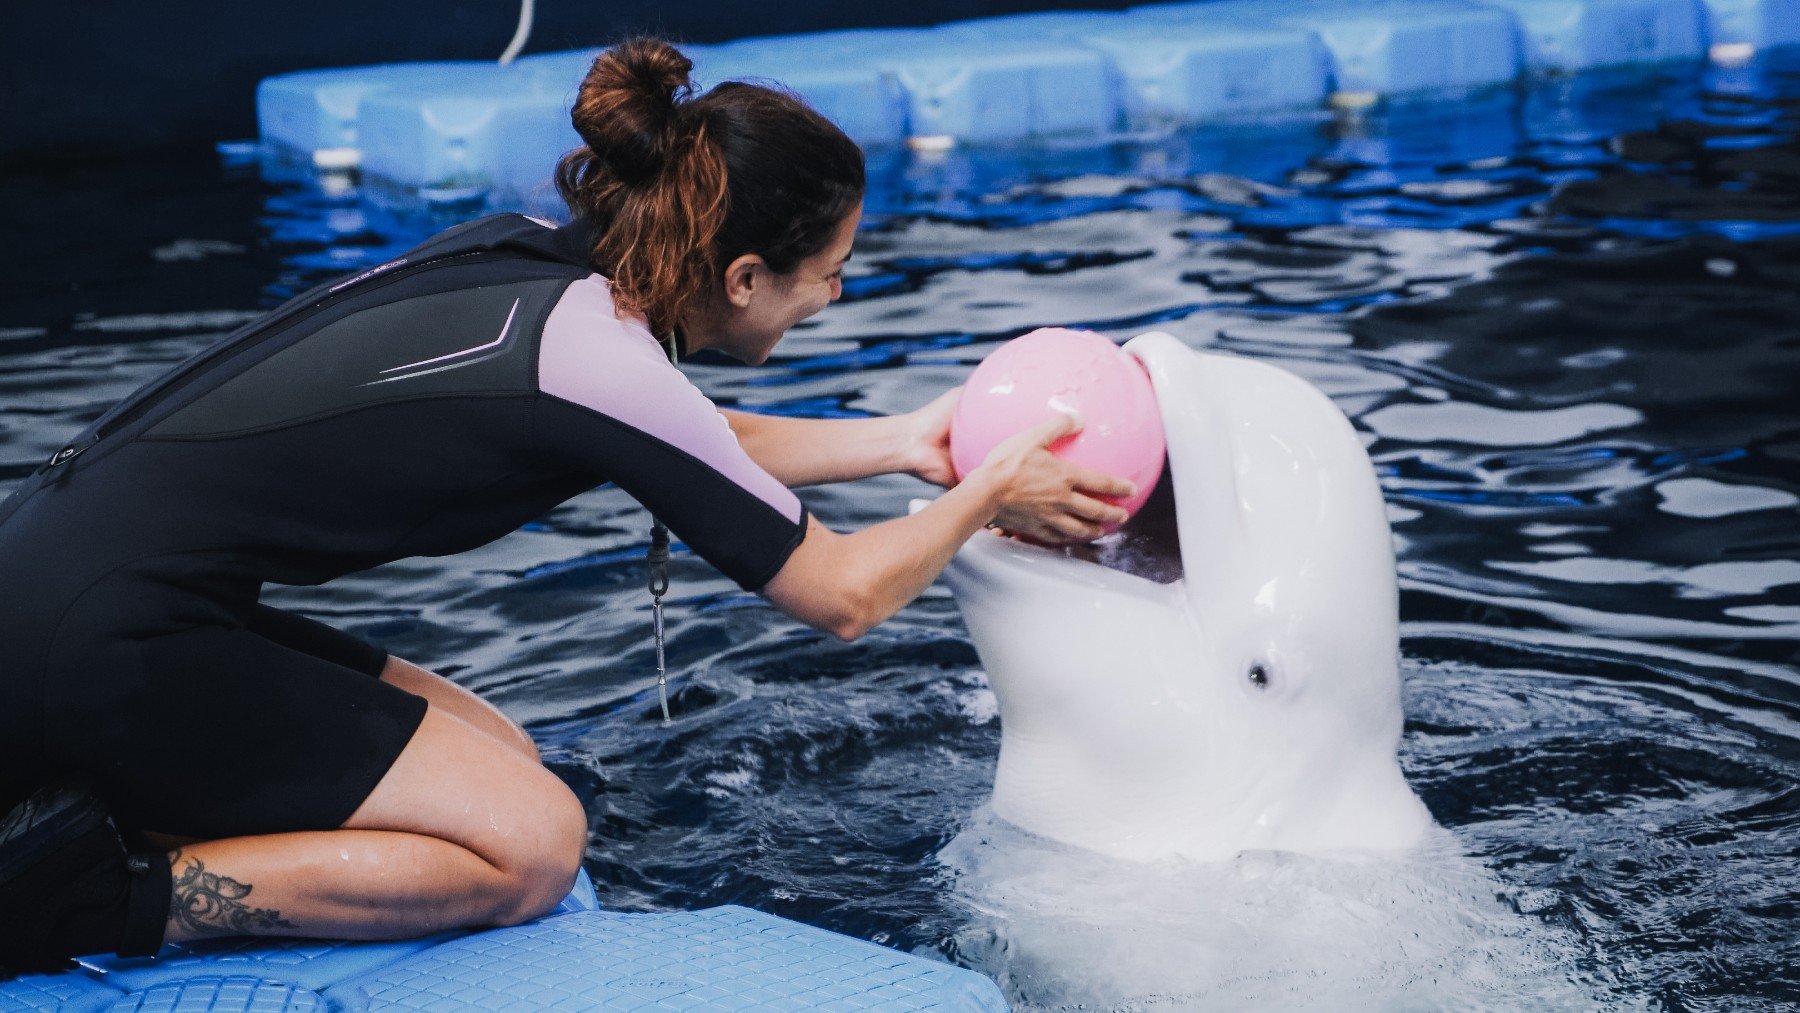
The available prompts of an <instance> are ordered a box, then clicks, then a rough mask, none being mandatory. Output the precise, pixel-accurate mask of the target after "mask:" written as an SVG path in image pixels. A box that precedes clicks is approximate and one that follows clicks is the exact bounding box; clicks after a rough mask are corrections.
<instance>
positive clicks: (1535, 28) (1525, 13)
mask: <svg viewBox="0 0 1800 1013" xmlns="http://www.w3.org/2000/svg"><path fill="white" fill-rule="evenodd" d="M1483 2H1484V3H1489V4H1492V5H1494V6H1496V7H1500V8H1503V9H1505V10H1507V11H1510V12H1512V14H1513V16H1514V17H1516V18H1518V20H1519V27H1520V29H1521V39H1522V42H1523V44H1524V50H1525V66H1526V69H1528V70H1530V71H1532V72H1534V73H1541V72H1545V71H1552V72H1565V73H1574V72H1576V71H1582V70H1590V69H1593V68H1597V67H1623V66H1631V65H1634V64H1650V63H1664V62H1668V61H1671V60H1697V59H1699V58H1700V57H1701V56H1703V55H1704V53H1705V50H1706V45H1705V30H1704V26H1703V23H1702V14H1701V9H1700V3H1699V0H1483Z"/></svg>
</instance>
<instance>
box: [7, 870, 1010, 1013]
mask: <svg viewBox="0 0 1800 1013" xmlns="http://www.w3.org/2000/svg"><path fill="white" fill-rule="evenodd" d="M81 965H82V966H81V968H80V969H79V970H77V971H70V972H67V973H64V974H55V975H31V976H28V977H24V978H16V979H14V980H12V981H8V982H4V983H0V1013H12V1011H27V1010H30V1011H39V1010H45V1011H47V1010H61V1011H66V1013H87V1011H96V1010H109V1011H125V1010H144V1011H165V1013H278V1011H304V1010H333V1011H340V1013H341V1011H356V1010H373V1009H407V1010H444V1011H449V1010H462V1009H489V1010H502V1009H503V1010H547V1009H559V1010H591V1009H607V1010H640V1009H644V1010H647V1009H659V1010H669V1009H686V1010H750V1009H765V1010H798V1009H826V1010H830V1009H841V1010H860V1009H884V1010H889V1009H891V1010H1004V1009H1005V1008H1006V1002H1005V1000H1004V999H1002V998H1001V996H1000V991H999V989H998V988H996V987H995V986H994V983H993V982H991V981H989V980H988V979H986V978H984V977H982V976H981V975H979V974H976V973H975V972H973V971H967V970H963V969H962V968H957V967H951V966H950V965H948V964H942V963H938V962H936V961H932V960H925V959H923V958H920V957H913V956H909V955H907V954H904V953H900V952H898V951H896V950H890V949H887V948H885V947H882V946H877V945H875V944H873V943H866V942H863V941H862V940H859V939H851V938H849V937H847V936H840V935H838V934H836V933H833V932H827V931H825V930H824V929H817V928H813V927H812V926H810V925H802V924H800V923H798V922H792V921H788V920H787V919H785V918H777V917H775V916H774V915H769V914H763V913H762V912H759V911H751V910H749V909H747V908H741V907H717V908H709V909H707V910H705V911H679V912H671V913H666V914H620V913H616V912H609V911H601V910H599V909H598V904H597V902H596V900H595V896H594V888H593V884H592V883H591V882H589V880H588V878H587V875H586V874H585V873H583V874H582V876H581V879H580V880H579V881H578V882H577V883H576V886H575V890H574V891H573V892H571V893H570V895H569V896H568V898H566V899H565V900H564V901H563V902H562V904H560V905H559V906H558V907H557V909H556V911H554V912H552V913H551V914H550V915H549V916H547V917H545V918H542V919H540V920H538V921H536V922H533V923H531V924H529V925H519V926H515V927H513V928H507V929H496V930H493V931H490V932H478V933H475V934H472V935H463V936H458V935H456V934H454V933H451V934H445V935H438V936H432V937H429V938H426V939H415V940H408V941H405V942H398V943H342V942H324V941H318V940H275V941H271V940H254V939H232V940H221V941H219V942H216V943H207V944H197V945H194V946H191V947H184V946H170V947H167V948H165V950H164V951H163V953H162V954H160V955H159V956H158V957H157V958H156V959H154V960H122V959H119V958H116V957H94V958H87V959H84V960H82V961H81Z"/></svg>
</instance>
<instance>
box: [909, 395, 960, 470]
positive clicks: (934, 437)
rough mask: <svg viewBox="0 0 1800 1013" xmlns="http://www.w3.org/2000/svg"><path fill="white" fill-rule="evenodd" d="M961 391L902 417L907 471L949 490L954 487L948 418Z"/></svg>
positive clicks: (939, 397) (940, 398)
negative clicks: (904, 424)
mask: <svg viewBox="0 0 1800 1013" xmlns="http://www.w3.org/2000/svg"><path fill="white" fill-rule="evenodd" d="M961 396H962V388H961V387H953V388H951V389H950V390H947V391H945V392H944V393H942V394H940V395H938V397H937V398H936V399H935V400H933V401H932V402H931V403H930V404H928V405H926V406H925V407H923V408H920V409H918V410H917V411H912V412H908V413H906V414H905V415H903V416H901V417H902V418H904V419H905V420H906V422H907V443H906V450H905V451H904V454H905V456H904V460H905V462H906V471H907V473H908V474H911V475H915V476H917V477H919V478H922V479H924V480H925V481H927V482H930V483H932V484H933V485H941V486H943V487H944V488H946V489H948V488H950V487H951V486H953V485H955V484H956V469H955V468H954V467H952V466H951V464H950V416H952V415H954V414H955V413H956V402H957V399H958V398H959V397H961Z"/></svg>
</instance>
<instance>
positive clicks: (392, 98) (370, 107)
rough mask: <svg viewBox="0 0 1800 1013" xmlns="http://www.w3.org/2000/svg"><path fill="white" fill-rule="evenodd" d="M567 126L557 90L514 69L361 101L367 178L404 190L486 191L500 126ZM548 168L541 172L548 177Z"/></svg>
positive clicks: (496, 161) (493, 177) (494, 170)
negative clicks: (557, 123) (543, 123)
mask: <svg viewBox="0 0 1800 1013" xmlns="http://www.w3.org/2000/svg"><path fill="white" fill-rule="evenodd" d="M518 121H530V122H561V123H565V124H566V123H567V122H568V103H567V99H566V97H565V95H564V93H563V91H562V90H561V89H558V88H552V87H549V86H546V85H545V84H543V83H541V82H540V80H539V79H538V78H536V77H535V76H533V75H531V74H529V73H526V72H522V71H519V70H517V69H516V68H506V69H504V70H502V69H500V68H494V72H493V73H492V74H490V75H488V76H486V77H484V78H482V79H479V80H464V81H457V82H448V83H439V84H436V85H433V86H430V87H407V88H396V89H392V90H389V91H384V92H382V93H380V94H377V95H371V96H369V97H368V98H366V99H364V100H363V110H362V126H361V131H360V132H361V138H362V149H363V171H364V173H365V174H366V175H368V176H370V177H374V178H377V179H380V180H383V181H386V182H388V183H392V184H396V185H399V186H401V187H404V188H407V189H420V188H425V187H434V188H444V187H456V188H467V189H470V190H476V191H481V192H487V191H489V190H492V189H493V188H494V186H495V184H496V182H497V179H498V169H499V166H500V163H501V162H502V161H503V155H508V154H511V153H510V152H506V151H505V149H504V147H503V144H502V140H501V138H502V127H503V125H505V124H508V123H513V122H518ZM554 162H555V159H554V158H551V159H549V160H548V161H547V162H545V164H544V165H543V166H542V167H541V169H540V172H541V173H542V174H543V175H544V176H545V177H546V178H547V177H548V176H549V173H550V170H551V168H552V167H553V165H554Z"/></svg>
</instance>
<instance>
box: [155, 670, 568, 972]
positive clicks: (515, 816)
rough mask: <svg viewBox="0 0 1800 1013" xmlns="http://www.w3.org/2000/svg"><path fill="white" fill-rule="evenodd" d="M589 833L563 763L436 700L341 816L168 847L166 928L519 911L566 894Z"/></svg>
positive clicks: (449, 922)
mask: <svg viewBox="0 0 1800 1013" xmlns="http://www.w3.org/2000/svg"><path fill="white" fill-rule="evenodd" d="M407 677H408V676H402V678H407ZM434 678H435V677H434ZM586 839H587V820H586V817H585V815H584V813H583V812H582V808H581V803H580V802H579V801H578V800H577V799H576V798H575V796H574V794H573V793H572V792H570V791H569V789H568V788H567V787H566V786H565V785H563V783H562V782H561V781H559V780H557V778H556V777H555V775H553V774H551V773H550V772H549V771H547V770H545V769H544V768H543V767H542V766H541V765H539V764H538V763H537V762H536V761H535V760H533V759H530V758H528V757H527V756H526V755H524V754H523V753H522V752H521V751H520V750H519V749H518V748H517V745H516V743H515V744H506V743H502V742H501V741H499V740H497V739H496V738H494V737H493V736H492V735H489V734H487V733H486V732H484V731H481V730H479V729H477V728H476V727H474V726H473V725H471V724H470V723H469V722H467V721H465V720H463V719H462V718H459V717H457V716H455V715H453V714H451V713H449V712H448V711H447V710H445V709H444V708H441V707H439V706H437V705H435V704H433V705H432V706H431V707H430V708H429V709H428V710H427V712H426V715H425V719H424V721H423V722H422V723H421V724H420V725H419V728H418V730H417V731H416V732H415V733H414V734H413V736H412V738H411V740H410V741H409V742H408V743H407V745H406V748H405V749H404V750H403V751H402V752H401V754H400V756H399V758H398V759H397V760H395V761H394V764H393V766H392V767H391V768H390V769H389V770H388V772H387V774H386V775H385V776H384V777H383V778H382V779H381V781H380V783H379V784H378V785H377V786H376V788H375V790H374V791H373V792H371V793H370V794H369V796H368V797H367V798H366V799H365V800H364V801H363V803H362V805H361V806H360V807H358V808H357V809H356V811H355V813H353V814H352V815H351V817H350V819H349V820H348V821H346V822H345V823H344V824H343V827H342V829H338V830H323V831H305V832H298V833H282V834H267V835H261V836H253V837H233V838H227V839H222V840H213V841H205V842H201V843H197V844H192V845H188V846H185V847H182V848H179V849H177V850H175V851H173V852H171V853H170V856H169V857H170V862H171V873H172V876H173V880H174V891H173V897H172V901H171V904H170V914H169V923H168V933H167V939H168V940H169V941H179V940H188V939H198V938H205V937H208V936H219V935H239V934H245V933H253V934H257V935H292V936H321V937H335V938H343V939H396V938H405V937H409V936H417V935H423V934H427V933H431V932H437V931H441V930H444V929H451V928H465V927H477V926H487V925H505V924H514V923H516V922H520V921H524V920H527V919H530V918H533V917H536V916H538V915H540V914H543V913H544V912H546V911H548V910H550V909H551V908H553V907H555V905H556V903H557V902H558V901H559V900H561V899H562V897H563V896H565V895H566V894H567V893H568V891H569V889H570V887H571V885H572V884H573V882H574V878H575V874H576V871H577V870H578V869H579V868H580V865H581V856H582V852H583V850H584V848H585V846H586Z"/></svg>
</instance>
